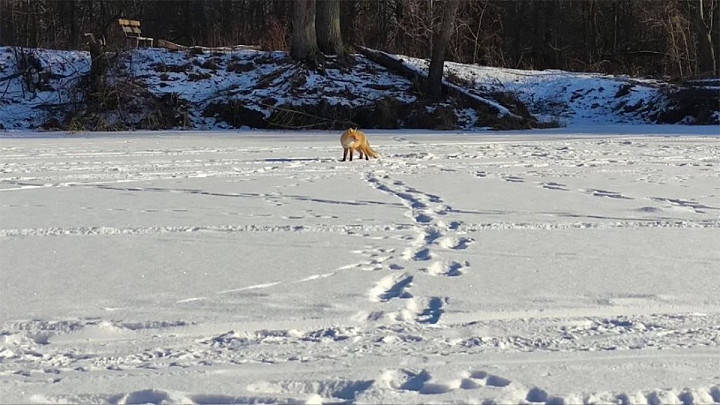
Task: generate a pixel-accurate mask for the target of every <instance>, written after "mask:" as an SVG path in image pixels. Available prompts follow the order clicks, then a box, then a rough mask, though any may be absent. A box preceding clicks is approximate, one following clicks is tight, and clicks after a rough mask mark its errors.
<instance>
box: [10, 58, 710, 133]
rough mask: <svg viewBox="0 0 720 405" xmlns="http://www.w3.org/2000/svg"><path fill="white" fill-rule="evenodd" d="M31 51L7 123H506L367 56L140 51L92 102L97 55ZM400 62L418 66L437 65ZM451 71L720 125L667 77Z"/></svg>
mask: <svg viewBox="0 0 720 405" xmlns="http://www.w3.org/2000/svg"><path fill="white" fill-rule="evenodd" d="M21 51H22V52H23V55H32V56H33V59H34V60H36V64H37V66H36V69H35V71H31V72H30V71H29V69H28V68H29V67H28V66H27V65H28V63H27V62H26V61H25V60H24V59H22V58H21V56H22V55H19V54H18V49H17V48H0V94H2V98H1V99H0V129H2V128H4V129H37V128H45V129H70V130H84V129H95V130H117V129H141V128H143V129H170V128H189V129H208V130H209V129H228V128H239V127H252V128H289V129H338V128H344V127H348V126H351V125H355V126H360V127H363V128H384V129H393V128H426V129H473V128H485V127H498V125H497V119H496V117H488V116H487V115H483V114H482V113H478V111H477V110H475V109H474V108H472V107H471V106H468V105H467V104H465V103H463V102H462V100H459V99H457V98H454V97H448V98H447V99H446V100H445V101H444V102H442V103H437V104H435V103H430V102H427V101H425V100H424V99H423V97H422V86H420V85H419V84H418V83H414V82H413V81H411V80H409V79H408V78H405V77H403V76H400V75H398V74H395V73H393V72H391V71H389V70H388V69H386V68H384V67H383V66H380V65H378V64H377V63H374V62H372V61H370V60H369V59H367V58H365V57H363V56H361V55H355V56H353V57H352V58H348V59H342V60H340V59H333V58H329V59H327V60H326V61H325V62H324V63H323V64H322V65H321V66H319V67H318V68H316V69H309V68H308V67H306V66H304V65H301V64H297V63H295V62H293V61H292V60H291V59H290V58H289V57H288V55H287V53H285V52H267V51H257V50H238V51H232V52H215V51H212V52H211V51H206V52H203V51H191V52H185V51H172V50H167V49H162V48H146V49H137V50H134V51H132V52H127V53H124V54H121V55H116V56H115V57H112V56H110V59H109V60H110V62H111V63H110V64H111V66H112V69H111V72H110V73H109V74H108V78H107V83H108V86H107V92H106V94H102V95H100V96H101V97H99V98H98V97H95V98H94V99H93V100H98V99H99V100H101V101H100V102H97V101H93V102H92V103H89V102H88V100H89V98H88V97H87V95H86V94H85V92H84V91H83V90H82V89H83V86H82V83H83V80H82V78H83V77H84V76H86V75H87V74H88V72H89V70H90V60H89V54H88V53H86V52H78V51H57V50H45V49H25V50H21ZM397 58H398V59H400V60H402V61H403V62H404V63H405V64H406V65H408V66H410V67H412V68H415V69H419V70H424V69H426V66H427V62H426V61H424V60H420V59H413V58H408V57H403V56H397ZM20 72H29V74H25V75H19V73H20ZM446 77H447V78H448V80H449V81H451V82H453V83H455V84H458V85H461V86H462V87H464V88H465V89H466V90H467V91H468V92H470V93H472V94H475V95H478V96H482V97H484V98H485V99H489V100H492V102H494V103H498V104H501V105H504V106H512V108H514V109H515V110H520V111H526V112H527V113H528V114H532V117H534V118H535V119H537V120H539V121H540V122H545V123H557V124H559V125H562V126H572V125H575V124H587V123H598V124H599V123H658V122H664V123H687V124H693V123H713V124H717V123H718V122H720V106H718V103H717V100H718V95H717V94H718V91H717V87H707V86H705V87H703V89H704V91H706V92H707V91H709V92H710V93H709V94H710V96H709V100H710V101H709V102H708V97H707V95H705V96H704V97H705V98H702V100H701V103H700V105H696V104H692V103H691V104H690V105H689V106H688V105H686V104H687V103H685V104H683V106H682V108H680V104H681V103H679V102H678V101H677V100H674V99H673V97H674V96H675V95H677V94H680V93H681V90H682V88H681V87H678V86H675V85H671V84H668V83H664V82H661V81H658V80H647V79H632V78H628V77H613V76H607V75H600V74H594V73H572V72H562V71H521V70H514V69H500V68H492V67H482V66H471V65H463V64H457V63H447V65H446ZM708 89H709V90H708ZM528 116H530V115H528Z"/></svg>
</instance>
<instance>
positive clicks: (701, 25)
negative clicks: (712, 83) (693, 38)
mask: <svg viewBox="0 0 720 405" xmlns="http://www.w3.org/2000/svg"><path fill="white" fill-rule="evenodd" d="M688 3H689V4H688V5H689V7H690V13H691V14H692V22H693V24H694V26H695V31H696V35H697V38H698V50H697V52H698V70H699V71H700V72H701V73H711V74H713V75H717V74H718V55H717V52H716V49H715V44H714V43H713V23H716V21H715V20H716V17H715V10H716V8H717V3H718V2H716V1H715V0H688Z"/></svg>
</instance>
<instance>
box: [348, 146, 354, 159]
mask: <svg viewBox="0 0 720 405" xmlns="http://www.w3.org/2000/svg"><path fill="white" fill-rule="evenodd" d="M348 150H349V151H350V161H351V162H352V158H353V155H354V154H355V149H353V148H348Z"/></svg>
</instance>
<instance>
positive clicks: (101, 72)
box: [85, 33, 109, 98]
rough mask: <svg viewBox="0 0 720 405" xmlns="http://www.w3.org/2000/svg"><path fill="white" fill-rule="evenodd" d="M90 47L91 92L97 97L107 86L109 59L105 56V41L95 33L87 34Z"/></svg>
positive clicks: (92, 95)
mask: <svg viewBox="0 0 720 405" xmlns="http://www.w3.org/2000/svg"><path fill="white" fill-rule="evenodd" d="M85 38H87V44H88V47H89V48H90V89H89V90H90V94H91V98H92V97H97V95H98V94H99V93H101V92H102V90H103V88H104V87H105V75H106V74H107V71H108V67H109V66H108V61H107V58H106V57H105V42H104V41H102V40H98V39H96V38H95V35H93V34H89V33H88V34H85Z"/></svg>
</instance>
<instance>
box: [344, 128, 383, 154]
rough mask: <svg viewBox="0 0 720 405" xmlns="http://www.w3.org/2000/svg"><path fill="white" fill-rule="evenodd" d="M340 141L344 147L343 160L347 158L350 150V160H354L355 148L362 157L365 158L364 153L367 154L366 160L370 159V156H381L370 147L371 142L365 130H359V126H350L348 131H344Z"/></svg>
mask: <svg viewBox="0 0 720 405" xmlns="http://www.w3.org/2000/svg"><path fill="white" fill-rule="evenodd" d="M340 143H341V144H342V147H343V159H342V161H343V162H344V161H345V159H346V158H347V155H348V151H349V152H350V161H351V162H352V160H353V154H354V153H355V149H357V150H358V152H360V159H362V158H363V155H365V160H370V159H369V158H368V156H372V157H374V158H377V157H379V156H380V155H379V154H378V153H377V152H375V151H374V150H373V149H372V148H371V147H370V143H369V142H368V140H367V137H366V136H365V133H364V132H363V131H358V129H357V128H349V129H348V130H347V131H345V132H343V134H342V136H341V137H340Z"/></svg>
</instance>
